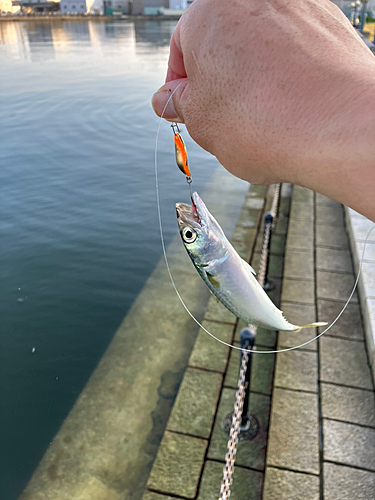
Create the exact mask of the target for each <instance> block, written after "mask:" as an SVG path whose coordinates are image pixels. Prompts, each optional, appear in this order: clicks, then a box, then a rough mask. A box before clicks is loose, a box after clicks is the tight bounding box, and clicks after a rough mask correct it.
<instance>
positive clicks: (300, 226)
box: [288, 219, 314, 239]
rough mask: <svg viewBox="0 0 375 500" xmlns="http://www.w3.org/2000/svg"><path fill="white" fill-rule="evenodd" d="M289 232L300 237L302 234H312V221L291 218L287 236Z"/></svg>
mask: <svg viewBox="0 0 375 500" xmlns="http://www.w3.org/2000/svg"><path fill="white" fill-rule="evenodd" d="M289 234H293V235H298V236H299V237H300V238H301V239H302V237H304V236H311V235H313V234H314V221H313V220H311V221H306V220H299V219H291V220H290V221H289V226H288V236H289Z"/></svg>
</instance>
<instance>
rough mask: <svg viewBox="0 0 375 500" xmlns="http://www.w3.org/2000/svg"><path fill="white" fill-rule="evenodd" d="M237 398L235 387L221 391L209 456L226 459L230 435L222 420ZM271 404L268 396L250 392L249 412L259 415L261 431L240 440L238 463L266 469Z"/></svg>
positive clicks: (230, 410)
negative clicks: (249, 437) (252, 437)
mask: <svg viewBox="0 0 375 500" xmlns="http://www.w3.org/2000/svg"><path fill="white" fill-rule="evenodd" d="M262 356H263V354H262ZM235 400H236V391H235V390H234V389H224V390H223V392H222V393H221V400H220V404H219V409H218V413H217V416H216V419H215V425H214V430H213V434H212V438H211V443H210V447H209V449H208V454H207V456H208V458H211V459H215V460H224V457H225V454H226V452H227V443H228V435H227V434H225V433H224V431H223V428H222V422H223V419H224V417H225V416H226V415H227V414H228V413H231V412H233V407H234V402H235ZM270 405H271V401H270V398H269V397H268V396H263V395H262V394H254V393H250V404H249V412H250V413H253V414H255V416H256V417H257V419H258V421H259V432H258V434H257V435H256V437H255V438H254V439H253V440H252V441H240V442H239V443H238V449H237V455H236V464H237V465H242V466H244V467H251V468H253V469H257V470H264V461H265V455H266V446H267V430H268V423H269V412H270Z"/></svg>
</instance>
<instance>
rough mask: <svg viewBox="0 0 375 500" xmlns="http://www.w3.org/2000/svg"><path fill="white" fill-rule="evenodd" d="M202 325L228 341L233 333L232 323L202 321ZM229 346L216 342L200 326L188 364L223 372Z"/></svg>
mask: <svg viewBox="0 0 375 500" xmlns="http://www.w3.org/2000/svg"><path fill="white" fill-rule="evenodd" d="M202 326H204V328H206V329H207V330H208V331H209V332H211V333H212V334H213V335H215V337H217V338H219V339H220V340H223V341H224V342H227V343H230V341H231V339H232V333H233V325H227V324H226V323H215V322H214V321H203V322H202ZM229 349H230V348H229V347H227V346H225V345H223V344H220V342H216V341H215V339H213V338H212V337H210V336H209V335H208V333H206V332H205V331H204V330H202V329H201V328H200V329H199V332H198V336H197V339H196V341H195V344H194V348H193V351H192V353H191V355H190V359H189V366H194V367H196V368H205V369H206V370H213V371H218V372H222V373H223V372H224V371H225V368H226V366H227V359H228V355H229Z"/></svg>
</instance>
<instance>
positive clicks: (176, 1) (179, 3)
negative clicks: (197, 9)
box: [169, 0, 193, 10]
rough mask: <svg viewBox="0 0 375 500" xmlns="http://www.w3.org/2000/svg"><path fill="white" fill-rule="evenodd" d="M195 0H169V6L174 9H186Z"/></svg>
mask: <svg viewBox="0 0 375 500" xmlns="http://www.w3.org/2000/svg"><path fill="white" fill-rule="evenodd" d="M192 3H193V0H169V8H170V9H174V10H186V9H187V8H188V7H190V5H191V4H192Z"/></svg>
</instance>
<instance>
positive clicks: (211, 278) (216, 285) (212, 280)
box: [206, 271, 220, 288]
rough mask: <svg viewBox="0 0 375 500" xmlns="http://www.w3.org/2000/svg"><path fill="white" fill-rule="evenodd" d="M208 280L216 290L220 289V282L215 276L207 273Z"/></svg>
mask: <svg viewBox="0 0 375 500" xmlns="http://www.w3.org/2000/svg"><path fill="white" fill-rule="evenodd" d="M206 275H207V279H208V281H209V282H210V283H211V285H212V286H213V287H214V288H220V283H219V281H218V280H217V279H216V278H214V276H213V275H212V274H210V273H208V272H207V271H206Z"/></svg>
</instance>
